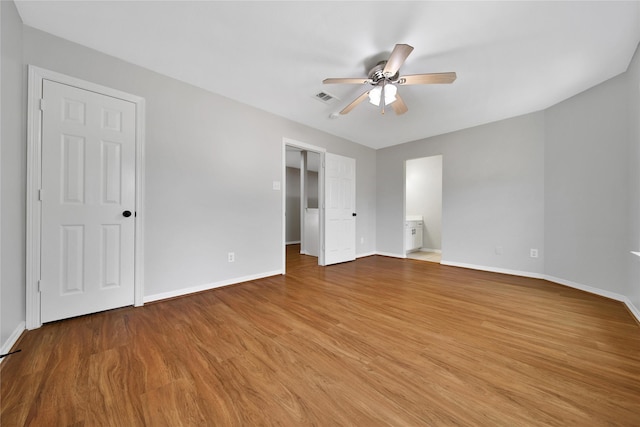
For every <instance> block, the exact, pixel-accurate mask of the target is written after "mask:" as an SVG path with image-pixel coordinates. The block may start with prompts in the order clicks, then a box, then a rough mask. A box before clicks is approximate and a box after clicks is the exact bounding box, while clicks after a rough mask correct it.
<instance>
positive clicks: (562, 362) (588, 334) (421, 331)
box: [0, 247, 640, 427]
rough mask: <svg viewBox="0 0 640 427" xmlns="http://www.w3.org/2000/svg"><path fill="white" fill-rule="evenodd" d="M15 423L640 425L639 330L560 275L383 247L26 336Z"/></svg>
mask: <svg viewBox="0 0 640 427" xmlns="http://www.w3.org/2000/svg"><path fill="white" fill-rule="evenodd" d="M17 348H21V349H22V352H21V353H18V354H16V355H14V356H10V357H9V358H8V359H7V360H6V361H5V362H3V363H2V367H1V371H0V375H1V383H2V384H1V393H2V394H1V399H2V401H1V408H2V413H1V419H0V424H1V425H2V426H3V427H4V426H23V425H28V426H205V425H211V426H213V425H215V426H255V425H281V426H301V425H319V426H338V425H355V426H438V425H448V426H450V425H466V426H538V425H545V426H547V425H551V426H567V425H571V426H600V425H603V426H604V425H619V426H638V425H640V326H639V325H638V324H637V323H636V322H635V320H634V319H633V318H632V316H631V315H630V313H629V312H628V311H627V310H626V308H625V307H624V306H623V304H621V303H619V302H616V301H612V300H608V299H605V298H601V297H598V296H594V295H590V294H587V293H583V292H580V291H577V290H574V289H570V288H566V287H563V286H560V285H555V284H552V283H549V282H545V281H542V280H535V279H527V278H521V277H513V276H507V275H501V274H494V273H486V272H479V271H472V270H465V269H460V268H455V267H447V266H441V265H439V264H435V263H430V262H420V261H414V260H410V259H404V260H403V259H393V258H387V257H381V256H372V257H367V258H363V259H359V260H357V261H355V262H350V263H345V264H340V265H335V266H331V267H326V268H320V267H318V266H317V265H316V258H311V257H306V256H301V255H298V254H297V253H296V247H291V248H289V251H288V264H287V275H286V276H276V277H272V278H267V279H262V280H256V281H253V282H247V283H244V284H239V285H235V286H230V287H225V288H219V289H215V290H211V291H207V292H202V293H199V294H196V295H191V296H188V297H183V298H177V299H173V300H170V301H164V302H159V303H154V304H148V305H145V306H144V307H140V308H123V309H118V310H113V311H109V312H105V313H100V314H96V315H92V316H84V317H79V318H74V319H70V320H66V321H60V322H55V323H51V324H47V325H44V326H43V327H42V328H40V329H38V330H34V331H30V332H27V333H25V334H24V335H23V337H22V338H21V340H20V342H19V344H18V346H17Z"/></svg>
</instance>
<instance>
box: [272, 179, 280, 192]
mask: <svg viewBox="0 0 640 427" xmlns="http://www.w3.org/2000/svg"><path fill="white" fill-rule="evenodd" d="M273 189H274V190H278V191H279V190H280V181H273Z"/></svg>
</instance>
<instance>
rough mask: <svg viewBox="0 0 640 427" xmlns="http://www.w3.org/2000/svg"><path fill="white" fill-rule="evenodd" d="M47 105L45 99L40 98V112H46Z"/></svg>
mask: <svg viewBox="0 0 640 427" xmlns="http://www.w3.org/2000/svg"><path fill="white" fill-rule="evenodd" d="M45 105H46V104H45V102H44V98H40V111H44V107H45Z"/></svg>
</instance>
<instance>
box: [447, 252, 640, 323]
mask: <svg viewBox="0 0 640 427" xmlns="http://www.w3.org/2000/svg"><path fill="white" fill-rule="evenodd" d="M440 264H442V265H449V266H452V267H462V268H470V269H473V270H481V271H490V272H492V273H502V274H510V275H512V276H522V277H531V278H533V279H543V280H547V281H549V282H553V283H557V284H558V285H563V286H568V287H570V288H574V289H579V290H581V291H584V292H589V293H591V294H595V295H600V296H602V297H605V298H610V299H613V300H616V301H620V302H623V303H624V304H625V305H626V306H627V308H628V309H629V311H630V312H631V314H632V315H633V316H634V317H635V318H636V320H637V321H638V322H640V310H638V307H636V306H634V305H633V303H632V302H631V300H630V299H629V298H628V297H626V296H624V295H621V294H618V293H615V292H611V291H607V290H604V289H600V288H594V287H593V286H587V285H583V284H581V283H576V282H572V281H570V280H565V279H560V278H558V277H554V276H549V275H546V274H541V273H532V272H529V271H519V270H509V269H506V268H497V267H486V266H483V265H475V264H465V263H462V262H452V261H446V260H442V261H441V262H440Z"/></svg>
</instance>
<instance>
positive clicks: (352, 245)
mask: <svg viewBox="0 0 640 427" xmlns="http://www.w3.org/2000/svg"><path fill="white" fill-rule="evenodd" d="M324 180H325V185H324V203H325V215H324V221H325V225H324V230H325V241H324V264H325V265H330V264H337V263H339V262H346V261H353V260H355V259H356V161H355V159H352V158H349V157H343V156H338V155H337V154H331V153H326V154H325V174H324Z"/></svg>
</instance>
